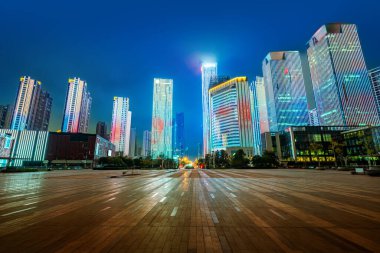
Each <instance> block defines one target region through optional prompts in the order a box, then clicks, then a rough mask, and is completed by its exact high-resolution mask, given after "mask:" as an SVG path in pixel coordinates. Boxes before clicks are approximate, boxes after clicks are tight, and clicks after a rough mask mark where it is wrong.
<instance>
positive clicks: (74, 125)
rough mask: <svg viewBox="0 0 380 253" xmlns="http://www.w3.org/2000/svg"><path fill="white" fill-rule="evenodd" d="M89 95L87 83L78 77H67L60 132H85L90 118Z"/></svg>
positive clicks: (90, 100)
mask: <svg viewBox="0 0 380 253" xmlns="http://www.w3.org/2000/svg"><path fill="white" fill-rule="evenodd" d="M91 102H92V99H91V96H90V92H89V91H88V90H87V83H86V82H85V81H83V80H81V79H80V78H79V77H74V78H70V79H69V83H68V88H67V94H66V103H65V111H64V115H63V121H62V132H71V133H87V131H88V125H89V120H90V110H91Z"/></svg>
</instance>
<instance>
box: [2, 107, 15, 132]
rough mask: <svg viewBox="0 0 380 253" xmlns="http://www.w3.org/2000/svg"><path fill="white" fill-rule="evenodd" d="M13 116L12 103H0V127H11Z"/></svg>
mask: <svg viewBox="0 0 380 253" xmlns="http://www.w3.org/2000/svg"><path fill="white" fill-rule="evenodd" d="M12 116H13V106H12V105H0V129H9V128H11V123H12Z"/></svg>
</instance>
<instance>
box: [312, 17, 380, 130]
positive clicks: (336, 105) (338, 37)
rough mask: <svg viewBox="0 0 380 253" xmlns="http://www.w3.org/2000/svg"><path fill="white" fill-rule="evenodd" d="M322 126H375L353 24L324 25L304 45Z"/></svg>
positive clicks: (375, 115)
mask: <svg viewBox="0 0 380 253" xmlns="http://www.w3.org/2000/svg"><path fill="white" fill-rule="evenodd" d="M307 46H308V48H307V54H308V58H309V65H310V72H311V79H312V83H313V90H314V96H315V103H316V108H317V113H318V115H319V121H320V124H321V125H326V126H331V125H341V126H346V125H349V126H355V125H378V124H379V123H380V120H379V115H378V112H377V109H376V103H375V99H374V95H373V91H372V88H371V83H370V80H369V77H368V71H367V67H366V64H365V61H364V56H363V52H362V49H361V45H360V40H359V36H358V32H357V29H356V25H354V24H340V23H333V24H327V25H323V26H322V27H321V28H319V29H318V31H317V32H316V33H315V34H314V35H313V37H312V38H311V39H310V40H309V42H308V44H307Z"/></svg>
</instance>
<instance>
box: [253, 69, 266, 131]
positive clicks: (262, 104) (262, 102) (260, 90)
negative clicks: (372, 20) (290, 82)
mask: <svg viewBox="0 0 380 253" xmlns="http://www.w3.org/2000/svg"><path fill="white" fill-rule="evenodd" d="M255 88H256V99H257V107H258V111H259V119H260V133H261V134H262V133H266V132H269V122H268V107H267V99H266V95H265V85H264V78H263V77H260V76H256V80H255Z"/></svg>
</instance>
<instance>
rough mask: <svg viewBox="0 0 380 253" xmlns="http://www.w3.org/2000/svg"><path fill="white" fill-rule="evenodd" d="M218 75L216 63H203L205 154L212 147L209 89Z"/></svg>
mask: <svg viewBox="0 0 380 253" xmlns="http://www.w3.org/2000/svg"><path fill="white" fill-rule="evenodd" d="M217 75H218V73H217V64H216V63H214V62H213V63H203V64H202V116H203V156H205V155H206V154H209V153H210V151H211V149H210V144H209V143H210V139H211V136H210V109H209V97H208V95H209V94H208V90H209V88H210V82H211V80H213V79H214V78H216V77H217Z"/></svg>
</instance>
